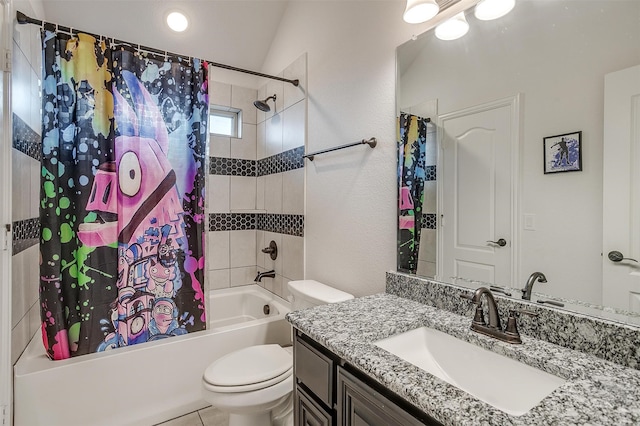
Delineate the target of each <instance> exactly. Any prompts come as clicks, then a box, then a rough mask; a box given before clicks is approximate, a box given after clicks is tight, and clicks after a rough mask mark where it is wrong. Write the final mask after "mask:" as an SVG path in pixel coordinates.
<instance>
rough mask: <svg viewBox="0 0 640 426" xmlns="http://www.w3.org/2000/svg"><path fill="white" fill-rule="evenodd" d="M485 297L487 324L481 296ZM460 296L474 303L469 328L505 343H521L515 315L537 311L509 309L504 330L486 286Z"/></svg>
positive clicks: (494, 302) (494, 301) (531, 314)
mask: <svg viewBox="0 0 640 426" xmlns="http://www.w3.org/2000/svg"><path fill="white" fill-rule="evenodd" d="M483 295H485V296H486V299H487V309H488V311H489V312H488V314H489V324H487V323H486V322H485V320H484V311H483V310H482V296H483ZM460 297H463V298H465V299H469V300H471V303H473V304H474V305H476V312H475V315H474V317H473V321H471V330H473V331H475V332H477V333H481V334H484V335H486V336H490V337H495V338H496V339H498V340H502V341H503V342H507V343H522V339H521V338H520V333H519V332H518V327H517V326H516V317H517V316H518V314H526V315H530V316H538V314H537V313H535V312H532V311H527V310H523V309H514V310H509V318H508V319H507V327H506V329H505V330H503V329H502V326H501V325H500V315H499V314H498V305H497V304H496V300H495V299H494V298H493V294H492V293H491V290H489V289H488V288H486V287H480V288H478V289H477V290H476V291H475V293H474V294H473V296H468V295H466V294H461V295H460Z"/></svg>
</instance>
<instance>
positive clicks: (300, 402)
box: [294, 386, 333, 426]
mask: <svg viewBox="0 0 640 426" xmlns="http://www.w3.org/2000/svg"><path fill="white" fill-rule="evenodd" d="M294 409H295V421H296V423H295V424H296V425H298V426H332V425H333V421H332V418H331V414H329V413H327V412H326V411H324V409H323V408H322V407H320V406H319V405H318V404H317V403H315V402H314V401H313V398H311V397H309V396H308V395H307V394H306V392H304V390H302V389H301V388H300V386H298V387H297V388H296V397H295V405H294Z"/></svg>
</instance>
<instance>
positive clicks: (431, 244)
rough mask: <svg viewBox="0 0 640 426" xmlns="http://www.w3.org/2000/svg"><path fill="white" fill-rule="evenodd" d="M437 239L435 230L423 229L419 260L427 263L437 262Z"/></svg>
mask: <svg viewBox="0 0 640 426" xmlns="http://www.w3.org/2000/svg"><path fill="white" fill-rule="evenodd" d="M436 238H437V231H436V230H435V229H422V230H421V231H420V247H419V250H418V260H423V261H426V262H435V261H436V250H437V245H436Z"/></svg>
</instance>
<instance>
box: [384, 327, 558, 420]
mask: <svg viewBox="0 0 640 426" xmlns="http://www.w3.org/2000/svg"><path fill="white" fill-rule="evenodd" d="M374 344H375V345H376V346H378V347H380V348H382V349H384V350H386V351H388V352H391V353H392V354H394V355H396V356H398V357H400V358H402V359H404V360H405V361H407V362H410V363H411V364H413V365H415V366H417V367H419V368H421V369H423V370H425V371H427V372H428V373H430V374H432V375H434V376H436V377H438V378H440V379H442V380H444V381H445V382H447V383H449V384H451V385H453V386H455V387H457V388H459V389H461V390H463V391H465V392H467V393H469V394H471V395H473V396H474V397H476V398H477V399H479V400H482V401H484V402H486V403H488V404H490V405H492V406H494V407H495V408H497V409H499V410H502V411H504V412H506V413H508V414H511V415H514V416H520V415H522V414H524V413H526V412H527V411H529V410H530V409H532V408H533V407H534V406H536V405H537V404H538V403H539V402H540V401H542V399H544V398H545V397H546V396H547V395H549V394H550V393H551V392H553V391H554V390H555V389H557V388H558V387H559V386H560V385H562V384H563V383H564V382H565V380H564V379H561V378H560V377H557V376H554V375H552V374H549V373H547V372H545V371H542V370H538V369H537V368H533V367H531V366H528V365H526V364H523V363H521V362H518V361H514V360H513V359H511V358H507V357H505V356H502V355H498V354H496V353H494V352H491V351H488V350H486V349H482V348H481V347H479V346H476V345H473V344H471V343H468V342H465V341H463V340H460V339H457V338H455V337H453V336H450V335H448V334H446V333H443V332H441V331H438V330H434V329H432V328H428V327H421V328H417V329H415V330H411V331H407V332H405V333H401V334H398V335H396V336H392V337H388V338H386V339H383V340H379V341H377V342H375V343H374Z"/></svg>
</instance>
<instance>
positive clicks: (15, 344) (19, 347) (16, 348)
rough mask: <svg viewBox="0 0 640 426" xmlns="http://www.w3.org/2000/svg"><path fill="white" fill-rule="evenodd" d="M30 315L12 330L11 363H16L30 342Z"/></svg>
mask: <svg viewBox="0 0 640 426" xmlns="http://www.w3.org/2000/svg"><path fill="white" fill-rule="evenodd" d="M29 338H30V335H29V316H25V317H23V318H22V320H20V322H18V324H17V325H16V326H15V327H13V329H12V330H11V364H15V363H16V361H17V360H18V358H19V357H20V354H22V352H23V351H24V348H26V347H27V344H28V343H29Z"/></svg>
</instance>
